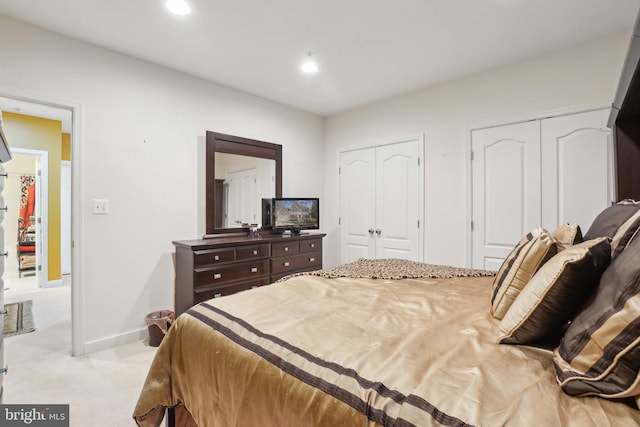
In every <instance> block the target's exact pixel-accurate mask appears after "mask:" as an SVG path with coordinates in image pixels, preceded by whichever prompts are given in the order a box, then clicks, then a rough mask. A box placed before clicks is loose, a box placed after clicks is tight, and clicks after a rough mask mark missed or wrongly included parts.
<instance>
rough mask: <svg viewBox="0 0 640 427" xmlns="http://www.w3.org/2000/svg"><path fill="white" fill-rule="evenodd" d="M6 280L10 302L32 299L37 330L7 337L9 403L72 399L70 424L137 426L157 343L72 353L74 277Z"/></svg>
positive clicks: (6, 396) (66, 401)
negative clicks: (46, 283) (54, 282)
mask: <svg viewBox="0 0 640 427" xmlns="http://www.w3.org/2000/svg"><path fill="white" fill-rule="evenodd" d="M5 282H6V283H5V302H6V303H10V302H17V301H22V300H25V299H32V300H33V310H34V313H33V315H34V322H35V327H36V330H35V331H34V332H31V333H28V334H22V335H17V336H13V337H9V338H5V341H4V344H5V346H4V347H5V352H4V357H5V365H8V368H9V371H8V373H7V375H6V376H5V378H4V397H3V400H4V403H7V404H9V403H38V404H56V403H59V404H69V405H70V426H71V427H76V426H77V427H85V426H92V427H102V426H104V427H119V426H135V422H134V421H133V419H132V418H131V414H132V413H133V408H134V406H135V403H136V401H137V398H138V394H139V393H140V389H141V388H142V384H143V382H144V379H145V377H146V373H147V369H148V367H149V365H150V363H151V360H152V358H153V356H154V354H155V350H156V348H154V347H149V346H148V345H146V344H145V343H144V342H133V343H130V344H125V345H122V346H119V347H115V348H112V349H109V350H105V351H101V352H96V353H92V354H89V355H85V356H81V357H72V356H71V296H70V286H69V282H70V280H69V278H68V277H65V280H64V281H63V283H64V285H63V286H60V287H54V288H48V289H41V288H38V287H37V286H36V284H35V277H33V276H27V277H24V278H22V279H17V278H11V279H8V280H6V281H5Z"/></svg>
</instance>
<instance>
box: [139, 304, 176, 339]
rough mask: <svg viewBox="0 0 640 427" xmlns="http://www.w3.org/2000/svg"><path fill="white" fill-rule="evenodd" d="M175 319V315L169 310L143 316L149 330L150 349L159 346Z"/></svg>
mask: <svg viewBox="0 0 640 427" xmlns="http://www.w3.org/2000/svg"><path fill="white" fill-rule="evenodd" d="M175 319H176V314H175V313H174V312H173V311H171V310H160V311H154V312H153V313H149V314H147V315H146V316H145V318H144V323H146V324H147V328H148V329H149V345H150V346H151V347H157V346H159V345H160V343H161V342H162V339H163V338H164V336H165V335H166V334H167V331H168V330H169V327H170V326H171V324H172V323H173V321H174V320H175Z"/></svg>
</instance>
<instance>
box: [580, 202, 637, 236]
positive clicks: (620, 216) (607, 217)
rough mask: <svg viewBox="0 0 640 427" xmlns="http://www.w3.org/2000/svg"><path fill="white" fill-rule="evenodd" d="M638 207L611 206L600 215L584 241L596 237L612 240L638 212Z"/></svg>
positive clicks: (625, 205)
mask: <svg viewBox="0 0 640 427" xmlns="http://www.w3.org/2000/svg"><path fill="white" fill-rule="evenodd" d="M638 208H639V207H638V206H637V205H633V204H629V205H627V204H623V205H613V206H609V207H608V208H606V209H605V210H603V211H602V212H600V213H599V214H598V216H597V217H596V219H594V220H593V224H591V227H589V231H587V232H586V234H585V235H584V240H591V239H595V238H596V237H609V238H612V237H613V236H614V235H615V234H616V232H617V231H618V228H620V226H621V225H622V224H624V222H625V221H626V220H628V219H629V218H630V217H631V216H632V215H633V214H634V213H636V212H637V211H638Z"/></svg>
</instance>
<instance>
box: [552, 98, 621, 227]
mask: <svg viewBox="0 0 640 427" xmlns="http://www.w3.org/2000/svg"><path fill="white" fill-rule="evenodd" d="M607 119H608V111H607V110H597V111H590V112H586V113H580V114H571V115H567V116H559V117H554V118H550V119H545V120H542V125H541V141H542V147H541V149H542V164H543V165H544V167H543V169H542V226H543V227H545V228H547V229H549V230H554V229H555V228H557V227H558V226H559V225H560V224H564V223H576V222H577V223H578V224H580V227H581V228H582V231H583V233H584V232H586V231H587V229H588V228H589V226H590V225H591V223H592V222H593V220H594V218H595V217H596V215H597V214H598V213H599V212H601V211H602V210H603V209H604V208H606V207H607V206H609V205H610V204H611V202H612V201H613V199H614V185H613V178H614V170H613V141H612V133H611V130H610V129H608V128H607V127H606V123H607Z"/></svg>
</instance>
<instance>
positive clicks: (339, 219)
mask: <svg viewBox="0 0 640 427" xmlns="http://www.w3.org/2000/svg"><path fill="white" fill-rule="evenodd" d="M340 221H341V218H340V217H338V225H340Z"/></svg>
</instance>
